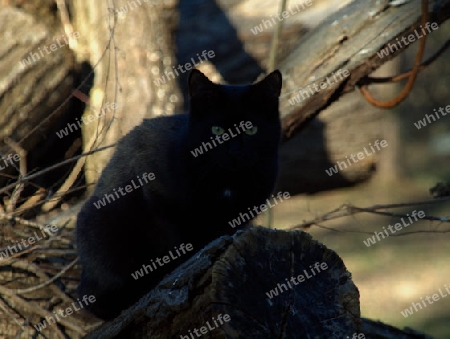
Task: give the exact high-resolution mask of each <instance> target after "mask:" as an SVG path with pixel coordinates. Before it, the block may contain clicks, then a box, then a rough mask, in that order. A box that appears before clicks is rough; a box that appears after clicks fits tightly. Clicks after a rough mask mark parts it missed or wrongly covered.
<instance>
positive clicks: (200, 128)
mask: <svg viewBox="0 0 450 339" xmlns="http://www.w3.org/2000/svg"><path fill="white" fill-rule="evenodd" d="M281 84H282V79H281V73H280V72H279V71H278V70H276V71H274V72H272V73H270V74H269V75H267V76H266V77H265V78H264V79H263V80H261V81H259V82H257V83H255V84H251V85H221V84H215V83H213V82H211V81H210V80H209V79H208V78H207V77H206V76H205V75H204V74H203V73H201V72H200V71H198V70H192V71H191V73H190V74H189V80H188V85H189V95H190V111H189V113H190V117H189V138H188V140H189V141H188V142H189V145H188V147H190V148H189V151H191V155H192V157H198V158H200V157H202V159H203V160H204V161H205V162H208V163H214V166H218V167H219V168H222V169H225V170H231V171H234V170H241V169H244V168H251V167H253V166H255V165H256V164H257V163H258V162H259V161H264V160H268V161H271V160H275V161H277V157H278V153H277V149H278V145H279V140H280V134H281V124H280V117H279V111H278V97H279V95H280V92H281ZM196 148H197V149H201V150H202V151H203V152H202V153H203V154H200V152H198V151H197V152H195V149H196ZM193 152H194V153H195V154H196V156H195V155H194V153H193ZM199 160H200V159H199Z"/></svg>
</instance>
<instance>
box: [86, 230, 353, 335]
mask: <svg viewBox="0 0 450 339" xmlns="http://www.w3.org/2000/svg"><path fill="white" fill-rule="evenodd" d="M316 263H319V264H322V265H325V266H326V267H327V269H325V270H323V271H320V268H319V272H318V271H317V270H316V271H314V272H315V273H312V269H311V268H312V267H314V264H316ZM323 263H325V264H323ZM325 266H322V267H325ZM314 274H315V275H314ZM299 275H303V276H304V278H305V277H306V278H305V281H303V282H300V283H298V286H294V284H293V283H292V282H291V283H290V284H291V286H292V288H291V289H289V287H286V288H287V289H288V290H287V291H284V292H282V293H280V294H279V295H278V296H272V298H269V297H268V296H267V295H266V293H268V292H270V291H271V290H272V289H275V288H277V284H278V283H280V284H285V286H286V278H287V279H291V277H292V276H295V277H297V276H299ZM219 314H222V316H224V315H225V314H228V315H229V316H230V318H231V320H230V321H229V322H227V323H225V324H223V325H222V326H218V327H217V328H215V329H210V331H211V332H210V333H209V337H211V338H305V337H306V336H307V335H309V336H310V337H316V336H320V337H321V338H331V337H332V336H333V335H334V336H336V337H339V338H341V337H342V338H343V337H345V335H348V334H351V333H354V332H355V331H357V329H358V328H359V326H360V323H359V292H358V289H357V288H356V287H355V285H354V284H353V281H352V280H351V276H350V273H349V272H348V271H347V270H346V268H345V266H344V263H343V262H342V260H341V259H340V258H339V256H338V255H337V254H336V253H335V252H333V251H332V250H329V249H327V248H325V246H323V245H322V244H319V243H318V242H317V241H315V240H313V239H312V238H311V236H310V235H309V234H307V233H304V232H297V231H295V232H285V231H274V230H269V229H265V228H262V227H256V228H252V229H250V230H247V231H245V232H237V233H236V234H235V236H234V237H229V236H224V237H221V238H219V239H217V240H215V241H214V242H212V243H211V244H210V245H208V246H206V247H205V248H204V249H203V250H201V251H200V252H199V253H198V254H195V255H194V256H193V257H192V258H191V259H190V260H188V261H187V262H186V263H184V264H182V265H181V266H180V267H179V268H178V269H176V270H175V271H173V272H172V273H171V274H170V275H169V276H167V277H166V278H164V280H163V281H162V282H161V283H160V284H159V285H158V286H157V287H156V288H155V289H154V290H153V291H152V292H150V293H149V294H148V295H147V296H145V297H144V298H142V299H141V300H140V301H139V302H138V303H137V304H136V305H135V306H134V307H132V308H130V309H129V310H128V311H126V312H124V313H122V314H121V315H120V316H119V317H118V318H116V319H115V320H114V321H112V322H111V323H109V324H106V325H104V326H102V327H101V328H99V329H97V330H95V331H94V332H92V333H90V334H89V335H88V336H87V338H92V339H93V338H113V337H124V338H155V339H156V338H160V339H162V338H180V336H181V335H189V331H194V329H195V328H197V329H200V327H202V326H208V325H207V324H206V322H207V321H208V320H209V324H210V325H211V327H214V325H213V320H212V318H213V317H214V318H215V319H217V318H218V315H219ZM208 332H209V331H208Z"/></svg>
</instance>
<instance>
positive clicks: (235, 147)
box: [228, 140, 242, 155]
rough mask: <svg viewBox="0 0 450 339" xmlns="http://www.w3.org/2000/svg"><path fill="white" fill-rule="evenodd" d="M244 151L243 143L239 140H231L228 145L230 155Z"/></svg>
mask: <svg viewBox="0 0 450 339" xmlns="http://www.w3.org/2000/svg"><path fill="white" fill-rule="evenodd" d="M241 151H242V145H241V143H240V142H239V140H230V141H229V146H228V153H229V154H230V155H239V154H240V153H241Z"/></svg>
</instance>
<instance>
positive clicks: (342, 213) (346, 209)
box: [288, 197, 450, 230]
mask: <svg viewBox="0 0 450 339" xmlns="http://www.w3.org/2000/svg"><path fill="white" fill-rule="evenodd" d="M448 200H450V197H443V198H438V199H432V200H424V201H416V202H408V203H399V204H385V205H373V206H370V207H357V206H353V205H351V204H344V205H342V206H340V207H338V208H336V209H334V210H332V211H330V212H327V213H325V214H324V215H322V216H320V217H317V218H314V219H312V220H308V221H304V222H303V223H301V224H298V225H295V226H291V227H289V228H288V230H294V229H308V228H310V227H311V226H312V225H317V224H318V223H320V222H323V221H328V220H333V219H337V218H342V217H346V216H350V215H354V214H358V213H373V214H381V215H385V216H391V217H400V218H401V217H407V216H406V215H404V214H398V213H390V212H383V211H378V210H380V209H390V208H400V207H408V206H419V205H430V204H434V203H437V202H442V201H448ZM421 219H424V220H433V221H441V222H450V219H449V218H446V217H434V216H424V217H423V218H421Z"/></svg>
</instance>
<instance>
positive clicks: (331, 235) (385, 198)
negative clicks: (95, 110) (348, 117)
mask: <svg viewBox="0 0 450 339" xmlns="http://www.w3.org/2000/svg"><path fill="white" fill-rule="evenodd" d="M427 181H428V182H427ZM430 183H431V182H430V180H423V181H422V183H417V181H416V182H398V181H396V182H395V183H383V182H381V181H380V180H377V178H375V179H374V180H373V181H372V182H370V183H366V184H363V185H361V186H359V187H355V188H348V189H341V190H336V191H333V192H328V193H323V194H316V195H312V196H295V197H292V198H290V199H289V200H286V201H285V202H283V203H281V204H279V205H277V206H276V207H275V208H274V222H273V227H274V228H278V229H284V228H287V227H290V226H293V225H296V224H299V223H301V222H302V221H303V220H309V219H313V218H315V217H317V216H320V215H322V214H323V213H325V212H328V211H331V210H333V209H335V208H337V207H339V206H340V205H342V204H344V203H349V204H353V205H355V206H358V207H369V206H372V205H375V204H391V203H401V202H403V203H404V202H414V201H422V200H429V199H431V196H430V195H429V193H428V189H429V187H430ZM449 206H450V202H449V201H446V202H441V203H439V204H434V205H422V206H414V207H406V208H402V209H399V208H397V209H393V210H390V211H391V212H396V213H405V214H406V213H411V212H412V211H414V210H416V211H421V210H423V211H424V213H425V214H426V215H427V216H429V215H434V216H440V217H449V216H450V207H449ZM398 221H399V218H393V217H388V216H376V215H373V214H367V213H361V214H357V215H353V216H351V217H343V218H339V219H336V220H332V221H327V222H323V223H322V226H325V227H327V228H332V229H333V230H331V229H324V228H319V227H317V226H313V227H312V228H310V229H309V230H308V232H309V233H310V234H311V235H312V236H313V237H314V238H315V239H316V240H318V241H320V242H322V243H324V244H325V245H326V246H327V247H329V248H330V249H333V250H334V251H336V252H337V253H338V254H339V255H340V256H341V258H342V259H343V261H344V263H345V265H346V266H347V269H348V270H349V271H350V272H351V273H352V276H353V280H354V282H355V284H356V286H357V287H358V288H359V291H360V295H361V298H360V302H361V315H362V316H363V317H366V318H371V319H373V320H380V321H382V322H384V323H387V324H390V325H393V326H396V327H399V328H403V327H406V326H407V327H411V328H414V329H416V330H420V331H423V332H425V333H427V334H429V335H432V336H433V337H434V338H437V339H445V338H450V297H448V298H446V297H442V298H440V299H439V300H438V301H434V303H433V304H432V305H429V304H427V307H424V308H423V309H422V310H420V309H419V310H418V311H417V312H414V314H413V315H410V316H408V317H407V318H404V317H403V315H402V314H401V313H400V312H401V311H404V310H405V308H409V307H411V306H412V302H415V303H418V302H421V299H420V298H421V297H422V298H423V299H425V298H426V296H427V295H429V296H430V297H431V296H432V295H433V294H434V293H439V289H441V290H442V291H443V292H444V293H446V292H445V286H447V287H448V289H449V290H450V257H449V255H448V254H449V253H450V233H438V232H431V233H417V234H411V235H406V236H398V237H394V236H390V237H387V238H386V239H382V240H380V241H379V242H377V243H376V244H375V245H371V246H370V247H367V246H366V245H365V244H364V243H363V240H366V239H367V238H368V237H369V236H372V235H373V232H375V231H377V232H381V231H383V229H382V227H383V226H384V227H386V228H387V227H388V225H390V224H391V225H394V223H397V222H398ZM419 230H420V231H444V230H447V231H448V232H450V225H449V224H448V223H442V222H436V221H433V222H431V221H427V220H425V221H424V220H419V221H417V222H415V223H413V224H411V225H410V226H408V227H407V228H403V229H402V230H401V231H398V234H400V235H401V233H402V232H403V233H406V232H411V231H419ZM449 295H450V294H449Z"/></svg>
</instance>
